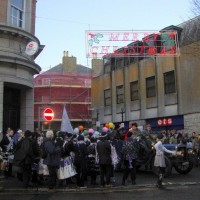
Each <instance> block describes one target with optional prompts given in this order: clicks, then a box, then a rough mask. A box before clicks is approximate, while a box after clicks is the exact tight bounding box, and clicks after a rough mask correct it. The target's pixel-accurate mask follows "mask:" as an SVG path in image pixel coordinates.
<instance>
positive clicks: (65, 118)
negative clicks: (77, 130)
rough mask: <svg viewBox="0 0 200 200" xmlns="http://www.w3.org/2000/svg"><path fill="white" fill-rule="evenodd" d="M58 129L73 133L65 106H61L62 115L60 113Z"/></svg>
mask: <svg viewBox="0 0 200 200" xmlns="http://www.w3.org/2000/svg"><path fill="white" fill-rule="evenodd" d="M60 131H63V132H68V133H73V128H72V125H71V122H70V121H69V117H68V114H67V111H66V108H65V106H64V108H63V115H62V122H61V128H60Z"/></svg>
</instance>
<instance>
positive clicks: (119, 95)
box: [116, 85, 124, 104]
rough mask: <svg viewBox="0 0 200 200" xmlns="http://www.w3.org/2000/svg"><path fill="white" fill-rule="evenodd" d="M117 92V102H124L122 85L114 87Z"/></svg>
mask: <svg viewBox="0 0 200 200" xmlns="http://www.w3.org/2000/svg"><path fill="white" fill-rule="evenodd" d="M116 94H117V104H119V103H124V87H123V85H119V86H117V87H116Z"/></svg>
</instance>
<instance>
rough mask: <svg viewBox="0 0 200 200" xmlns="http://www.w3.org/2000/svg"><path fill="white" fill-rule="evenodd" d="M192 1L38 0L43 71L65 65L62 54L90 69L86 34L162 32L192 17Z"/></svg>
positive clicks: (38, 34)
mask: <svg viewBox="0 0 200 200" xmlns="http://www.w3.org/2000/svg"><path fill="white" fill-rule="evenodd" d="M190 2H191V0H152V1H149V0H73V1H72V0H37V10H36V34H35V35H36V37H37V38H38V39H39V40H40V43H41V44H43V45H45V48H44V50H43V51H42V53H41V54H40V55H39V56H38V58H37V59H36V63H37V64H38V65H40V66H41V68H42V71H45V70H48V69H49V68H50V67H54V66H56V65H58V64H60V63H61V62H62V57H63V51H69V55H70V56H75V57H77V62H78V64H82V65H84V66H89V67H90V66H91V64H90V62H91V60H90V59H87V58H86V46H85V31H86V30H122V31H123V30H160V29H162V28H164V27H166V26H169V25H178V24H180V23H182V22H184V21H186V20H188V19H189V18H190V17H191V13H192V12H191V4H190Z"/></svg>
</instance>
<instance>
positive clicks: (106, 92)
mask: <svg viewBox="0 0 200 200" xmlns="http://www.w3.org/2000/svg"><path fill="white" fill-rule="evenodd" d="M111 105H112V100H111V89H106V90H104V106H111Z"/></svg>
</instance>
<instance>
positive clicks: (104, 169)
mask: <svg viewBox="0 0 200 200" xmlns="http://www.w3.org/2000/svg"><path fill="white" fill-rule="evenodd" d="M99 139H100V141H99V142H98V143H97V153H98V157H99V165H100V179H101V186H102V187H104V186H106V187H109V186H111V185H110V175H111V167H112V159H111V145H110V142H109V141H108V140H107V133H106V132H102V133H101V137H100V138H99ZM104 177H106V182H105V180H104Z"/></svg>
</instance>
